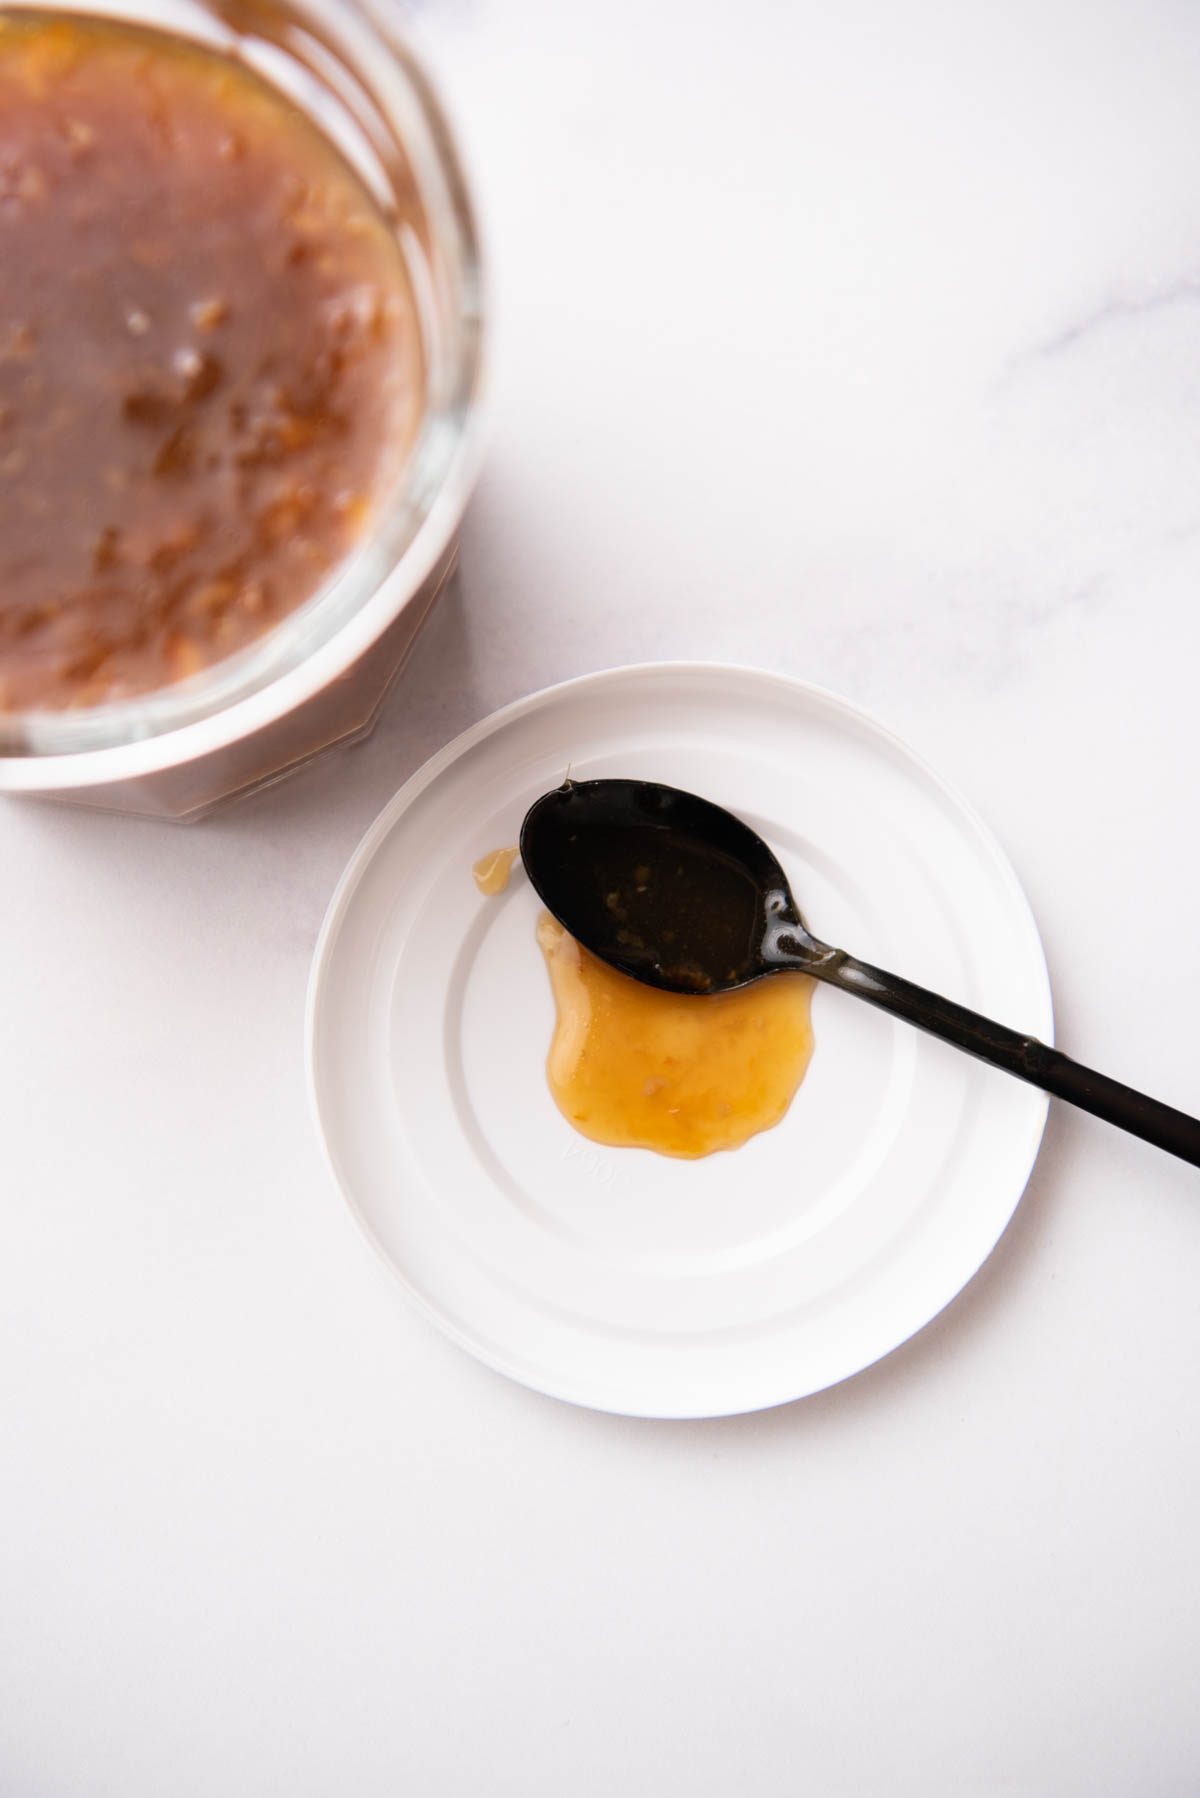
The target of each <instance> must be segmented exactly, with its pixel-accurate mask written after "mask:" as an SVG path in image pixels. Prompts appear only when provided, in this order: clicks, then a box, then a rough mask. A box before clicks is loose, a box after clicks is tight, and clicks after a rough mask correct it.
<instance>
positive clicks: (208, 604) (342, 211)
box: [0, 11, 424, 710]
mask: <svg viewBox="0 0 1200 1798" xmlns="http://www.w3.org/2000/svg"><path fill="white" fill-rule="evenodd" d="M0 270H2V271H3V293H2V296H0V710H4V709H11V710H18V709H23V708H25V707H62V706H81V705H82V706H86V705H94V704H98V703H101V702H104V701H107V700H113V699H120V698H124V697H127V696H130V695H133V694H138V693H143V692H146V691H148V690H152V689H154V688H156V687H161V686H163V685H165V684H167V683H168V682H171V681H173V680H176V679H179V678H181V677H183V676H186V675H189V674H193V673H196V672H197V671H198V670H200V669H202V668H205V667H207V666H208V665H209V664H210V663H213V662H216V661H219V660H220V659H222V658H223V657H225V656H227V655H230V654H232V653H233V652H234V651H236V650H238V649H241V648H242V647H244V646H245V645H246V644H248V643H250V642H251V641H252V640H253V639H255V638H257V637H259V636H260V635H261V634H262V633H263V632H264V631H265V630H267V629H269V628H270V626H271V625H273V624H275V623H276V622H277V621H278V620H279V619H280V618H282V617H283V616H285V615H286V614H287V613H288V612H290V611H292V610H293V609H294V608H295V607H296V606H298V605H300V604H302V603H303V601H305V600H306V599H308V598H309V597H310V596H311V595H312V594H313V593H315V592H316V590H317V589H318V588H319V587H320V586H321V585H322V584H323V582H324V581H325V579H326V578H327V577H328V575H329V574H330V573H331V572H332V571H333V570H334V569H335V568H336V566H337V565H338V563H339V562H341V561H342V560H343V559H344V557H345V556H346V554H347V553H348V552H349V551H350V549H352V548H353V546H354V544H355V542H356V541H357V540H358V538H359V537H360V535H361V534H362V531H363V528H364V526H365V524H366V523H367V522H368V520H369V517H370V514H371V511H372V507H373V505H374V503H375V501H376V499H377V497H378V496H379V495H380V493H381V492H382V491H383V490H384V489H385V488H386V486H388V485H390V483H391V481H392V479H393V478H394V476H395V475H396V474H398V472H399V470H400V467H401V465H402V463H403V461H404V459H405V457H406V455H407V453H408V450H409V448H410V447H411V444H412V441H413V439H414V436H415V433H416V429H417V425H418V423H419V418H420V412H421V407H422V404H423V396H424V370H423V364H422V351H421V340H420V331H419V326H418V321H417V312H416V305H415V301H414V299H413V295H412V291H411V288H410V285H409V282H408V277H407V273H406V269H405V265H404V260H403V255H402V253H401V250H400V248H399V245H398V243H397V240H396V233H395V229H394V227H393V226H392V225H390V224H389V222H388V220H387V219H386V218H385V216H384V214H383V212H382V210H381V208H380V207H379V205H378V204H377V203H376V201H375V200H374V198H373V197H372V195H371V194H370V193H369V192H368V190H367V188H366V187H365V186H364V185H363V183H362V181H361V180H360V179H359V177H358V175H357V174H356V173H355V171H354V170H353V169H352V168H351V166H350V164H349V163H348V162H347V161H346V160H345V158H344V157H343V156H342V154H341V153H340V151H338V150H337V149H336V148H335V147H334V145H333V144H332V143H331V142H330V141H329V139H328V138H326V137H325V136H324V134H323V133H322V132H321V131H320V130H319V129H318V128H317V126H316V125H314V124H312V123H311V122H310V121H309V119H308V118H307V117H306V115H305V114H304V113H303V112H302V111H301V110H300V109H299V108H298V107H297V106H296V105H295V104H294V103H292V102H291V101H289V100H287V99H286V98H285V97H284V96H283V95H282V94H281V93H280V92H278V91H277V90H276V89H275V88H273V87H272V86H270V85H269V84H268V83H267V82H266V81H265V80H263V79H262V78H261V77H260V76H258V75H256V74H254V73H253V72H252V71H251V70H249V69H248V68H246V67H245V66H244V65H243V64H241V63H239V62H237V61H236V60H234V59H233V58H230V57H225V56H222V55H221V54H219V53H217V52H214V51H211V50H207V49H203V48H201V47H199V46H197V45H194V44H188V43H186V42H184V40H182V39H181V38H176V37H172V36H171V35H169V34H168V33H166V32H159V31H155V30H150V29H144V28H141V27H135V26H130V25H125V24H119V23H116V22H112V23H106V22H95V21H89V20H86V19H83V18H73V17H69V16H67V15H58V16H55V15H53V14H51V15H45V14H40V15H39V14H37V13H33V12H29V13H25V14H22V13H20V12H16V13H9V12H8V11H5V12H3V13H2V14H0Z"/></svg>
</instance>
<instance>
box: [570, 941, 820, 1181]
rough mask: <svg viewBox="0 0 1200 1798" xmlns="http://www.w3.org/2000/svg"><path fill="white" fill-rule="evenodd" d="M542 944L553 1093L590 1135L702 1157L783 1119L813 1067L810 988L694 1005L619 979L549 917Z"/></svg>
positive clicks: (747, 991)
mask: <svg viewBox="0 0 1200 1798" xmlns="http://www.w3.org/2000/svg"><path fill="white" fill-rule="evenodd" d="M537 935H538V943H539V944H540V946H541V950H542V953H543V955H544V956H545V958H546V967H547V969H548V970H549V974H550V985H551V988H552V990H553V993H554V1003H555V1008H556V1011H557V1021H556V1023H555V1027H554V1037H553V1041H552V1042H551V1045H550V1055H549V1059H548V1060H547V1063H546V1073H547V1077H548V1079H549V1082H550V1091H551V1093H552V1094H553V1095H554V1102H555V1104H556V1105H557V1106H558V1108H559V1110H560V1111H561V1112H562V1114H563V1116H564V1117H565V1118H566V1119H567V1121H568V1123H570V1124H573V1125H574V1127H575V1129H576V1130H578V1131H579V1132H580V1133H581V1134H582V1135H584V1136H588V1137H590V1138H591V1139H592V1141H593V1142H602V1143H607V1144H609V1145H610V1146H611V1147H615V1148H643V1149H657V1150H658V1152H659V1153H660V1154H662V1155H680V1156H686V1157H695V1156H699V1155H711V1154H712V1153H713V1152H714V1150H716V1149H736V1148H739V1147H740V1146H741V1144H742V1143H744V1142H746V1141H747V1140H748V1138H750V1137H751V1136H756V1135H757V1134H758V1132H759V1131H760V1130H769V1129H770V1128H771V1127H772V1125H774V1124H777V1123H778V1122H779V1120H780V1119H781V1118H782V1117H783V1115H784V1113H785V1112H786V1111H787V1109H788V1106H789V1105H790V1104H791V1102H792V1100H793V1099H794V1098H795V1096H796V1091H797V1088H798V1087H799V1085H800V1082H801V1081H802V1080H803V1078H804V1075H805V1071H806V1070H807V1068H808V1064H809V1060H810V1058H811V1056H812V1048H813V1036H812V1026H811V1024H810V1022H809V1012H810V1007H811V1002H812V986H813V983H812V981H811V980H809V979H808V978H807V977H806V976H804V975H800V974H787V975H780V976H778V977H777V978H775V979H773V980H764V981H760V982H759V983H758V984H757V985H756V986H749V987H743V988H741V989H739V990H738V991H737V992H732V993H720V994H717V995H715V996H713V997H711V998H697V997H695V996H693V995H691V994H687V993H669V992H663V991H660V990H658V989H657V988H654V987H648V986H643V985H642V984H641V982H640V981H637V980H631V979H630V978H629V976H628V975H627V974H619V973H617V971H616V970H615V969H614V968H610V967H609V966H608V965H607V963H606V962H602V961H600V960H598V958H597V957H596V956H594V955H590V954H589V953H588V951H587V950H586V949H584V948H582V947H581V946H580V945H579V944H578V943H577V942H576V941H575V939H574V937H572V936H569V935H568V934H567V932H566V931H565V930H564V929H563V927H562V925H561V924H559V923H558V922H557V921H556V919H554V918H552V917H551V916H550V914H549V913H548V912H546V913H543V915H542V917H541V919H540V920H539V923H538V932H537Z"/></svg>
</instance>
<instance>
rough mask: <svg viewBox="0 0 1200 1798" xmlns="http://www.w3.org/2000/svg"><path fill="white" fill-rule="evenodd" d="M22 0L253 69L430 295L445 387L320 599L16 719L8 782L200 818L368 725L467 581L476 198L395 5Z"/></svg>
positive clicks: (2, 748) (3, 737)
mask: <svg viewBox="0 0 1200 1798" xmlns="http://www.w3.org/2000/svg"><path fill="white" fill-rule="evenodd" d="M7 10H8V8H6V7H5V6H3V5H2V4H0V16H2V15H3V13H4V12H5V11H7ZM13 10H14V11H18V12H20V13H22V14H24V15H26V16H28V15H29V14H30V13H36V12H38V11H45V12H48V13H53V12H55V11H59V10H61V11H64V12H65V13H67V14H68V15H74V16H76V17H78V16H79V15H81V14H84V15H92V16H96V17H104V18H106V19H114V18H115V19H118V20H124V21H127V22H130V23H135V24H141V25H148V26H154V27H156V28H157V29H159V30H160V31H161V30H164V29H165V30H168V31H171V32H174V33H177V34H179V35H180V36H182V37H184V38H187V39H191V40H192V41H195V42H198V43H200V44H202V45H204V46H206V47H207V48H209V49H215V50H218V51H220V52H221V53H222V54H223V55H225V56H227V57H231V58H236V59H240V60H242V61H244V62H245V63H246V64H247V65H249V66H250V67H251V68H253V69H254V70H255V71H257V73H258V74H259V75H262V76H265V77H266V78H267V79H268V80H269V81H271V82H272V84H273V85H274V86H275V87H276V88H277V89H279V90H281V91H282V92H283V93H285V94H286V95H287V97H288V98H289V99H290V100H291V101H293V103H295V104H297V105H299V106H300V107H302V108H303V109H304V111H305V112H306V113H307V114H308V116H309V117H310V118H311V119H312V120H313V121H314V122H315V123H316V124H318V125H319V126H320V127H321V129H322V130H323V131H324V133H325V135H326V136H327V137H329V138H330V139H331V140H332V141H333V142H334V143H335V144H336V145H337V146H338V148H339V149H340V150H341V151H342V153H343V154H344V155H345V156H346V157H347V158H348V160H349V161H350V162H351V164H352V166H353V167H354V168H355V170H356V171H357V173H358V174H359V176H360V177H361V178H362V179H363V180H364V181H365V182H366V184H367V186H368V187H369V189H370V190H371V192H372V193H373V194H374V196H375V197H376V199H377V200H378V201H379V202H380V205H381V206H382V208H383V210H384V212H385V214H386V216H387V218H388V220H389V225H390V226H391V227H392V228H394V231H395V233H396V238H397V241H398V243H399V245H400V247H401V250H402V253H403V255H404V258H405V262H406V266H407V269H408V273H409V277H410V280H411V284H412V289H413V293H414V295H415V296H416V302H417V310H418V315H419V328H420V332H421V338H422V351H423V359H424V369H425V382H426V386H425V395H424V410H423V414H422V419H421V423H420V425H419V428H418V432H417V436H416V439H415V442H414V445H413V448H412V450H411V453H410V455H409V457H408V458H407V461H406V463H405V466H404V468H403V471H402V473H401V474H400V475H399V476H398V477H397V479H396V481H395V483H394V485H393V486H392V488H391V490H390V491H388V492H387V493H385V494H384V495H383V496H382V497H381V499H380V502H379V504H378V506H377V507H376V510H375V513H374V516H373V520H372V522H371V524H370V525H369V526H368V528H367V530H366V533H365V535H364V537H363V538H362V540H361V541H360V542H359V543H358V545H357V546H356V547H355V549H354V550H353V552H352V553H351V554H350V556H349V557H348V558H347V559H346V560H345V561H343V562H342V563H341V564H340V565H339V566H338V567H337V568H336V570H335V571H334V572H333V574H332V575H331V576H330V578H329V579H328V580H327V581H326V582H325V584H324V585H323V586H322V587H321V588H320V589H319V591H317V592H316V593H315V594H314V595H313V596H312V597H311V598H310V599H308V600H307V601H306V602H305V603H303V604H302V605H300V606H299V607H298V608H297V609H296V610H295V611H293V612H291V613H289V614H288V615H287V616H285V617H284V618H283V619H282V620H281V621H280V622H279V623H278V624H276V625H275V626H274V627H273V628H272V629H271V630H270V631H268V632H267V633H266V634H265V635H264V636H263V637H261V638H260V639H259V640H258V641H257V642H255V643H254V644H252V645H251V646H250V647H249V648H247V649H245V650H243V651H241V652H240V653H238V654H236V655H233V656H230V657H229V658H228V659H227V660H225V661H221V662H217V663H215V664H214V665H213V666H212V667H210V668H208V669H207V670H205V671H204V672H202V673H199V674H195V675H192V676H190V677H189V678H187V679H184V680H181V681H178V682H176V683H174V684H172V685H170V686H166V687H161V688H159V689H157V690H155V691H153V692H150V693H146V694H143V695H140V696H138V697H137V698H135V699H123V700H120V701H115V702H112V703H107V704H101V705H95V706H91V707H88V708H86V709H81V710H65V711H48V710H47V711H39V712H24V713H21V712H16V713H13V712H7V713H3V712H0V791H6V792H10V793H25V794H33V795H40V796H43V797H51V798H55V799H58V800H67V801H72V802H75V803H77V804H85V805H92V806H100V807H104V808H107V809H110V810H118V811H130V812H141V813H147V814H151V815H155V816H161V817H170V818H189V819H190V818H196V817H200V816H202V815H203V814H204V813H205V812H207V811H210V810H211V809H212V808H213V807H214V806H216V805H217V804H219V803H221V802H222V801H224V800H227V799H230V798H232V797H234V796H236V795H240V794H242V793H245V792H248V791H251V790H252V789H254V788H255V787H258V786H262V785H264V784H266V783H268V782H271V781H274V780H278V779H279V778H281V777H282V776H283V775H284V774H286V773H288V772H290V771H291V770H292V769H294V768H296V767H297V766H299V765H300V764H301V763H303V762H305V761H307V760H309V759H310V758H311V757H312V756H314V755H316V754H318V753H319V752H320V751H321V750H323V749H325V748H329V747H331V746H333V745H334V744H338V743H344V742H346V741H349V740H352V739H354V738H356V737H359V736H362V735H365V734H366V733H367V732H368V731H369V730H370V728H371V726H372V725H373V723H374V721H375V718H376V716H377V714H378V711H379V708H380V705H381V704H382V701H383V698H384V695H385V693H386V691H387V689H388V686H389V685H390V683H391V682H392V681H393V680H394V678H395V676H396V674H397V673H398V671H399V669H400V667H401V666H402V664H403V662H404V660H405V659H406V657H407V655H408V653H409V651H410V650H411V649H412V647H413V644H414V642H415V640H416V637H417V634H418V632H419V631H420V628H421V626H422V624H423V623H424V622H425V620H426V618H427V617H428V616H429V613H430V611H431V609H432V607H433V605H434V603H435V601H436V599H437V597H438V595H439V593H440V592H441V591H442V590H443V588H444V586H445V584H446V582H447V580H448V579H449V577H450V574H451V572H452V570H453V567H454V560H455V554H456V541H457V531H458V526H459V523H460V520H461V517H462V512H463V507H464V505H465V503H466V500H467V496H468V493H469V491H470V487H471V484H472V481H473V477H474V474H475V468H476V462H477V455H478V402H479V388H480V373H481V351H482V339H483V308H482V301H481V290H480V258H479V245H478V239H477V232H476V225H475V220H474V214H473V210H472V205H471V201H470V197H469V194H468V192H467V188H466V184H465V181H464V177H463V172H462V168H461V166H460V162H459V158H458V154H457V151H456V149H455V147H454V143H453V139H452V137H451V135H450V131H449V128H448V126H447V123H446V120H445V117H444V115H443V113H442V110H441V108H440V106H439V104H438V101H437V99H436V97H435V95H434V93H433V91H432V89H431V87H430V83H429V80H428V78H427V76H426V75H425V74H424V72H423V71H422V69H421V68H420V66H419V64H418V62H417V61H416V59H415V58H414V56H413V53H412V51H411V49H410V48H409V47H408V46H407V44H405V43H404V42H402V41H401V40H400V39H399V38H398V37H397V35H396V33H395V30H394V27H393V26H392V25H391V24H390V23H388V22H386V20H385V16H384V4H383V0H69V4H67V5H66V6H63V7H61V8H60V7H56V6H54V5H51V4H45V0H21V4H20V6H19V7H18V8H14V9H13Z"/></svg>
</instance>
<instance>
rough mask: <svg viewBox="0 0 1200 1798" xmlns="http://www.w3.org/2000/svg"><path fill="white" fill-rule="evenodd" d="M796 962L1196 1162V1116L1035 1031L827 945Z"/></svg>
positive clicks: (1199, 1162) (1199, 1127)
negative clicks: (824, 952) (822, 952)
mask: <svg viewBox="0 0 1200 1798" xmlns="http://www.w3.org/2000/svg"><path fill="white" fill-rule="evenodd" d="M796 965H803V966H804V968H805V970H806V972H808V973H810V974H813V975H815V976H816V978H817V979H818V980H825V981H828V982H829V984H830V985H831V986H836V987H840V988H841V989H842V991H843V992H847V993H854V994H855V995H856V996H857V997H858V998H860V999H866V1000H867V1002H868V1004H870V1005H877V1006H879V1008H880V1010H881V1011H889V1012H891V1013H892V1014H893V1016H895V1017H898V1018H903V1019H904V1020H905V1021H906V1022H907V1023H909V1024H916V1025H917V1026H918V1027H919V1028H920V1029H922V1030H928V1031H929V1033H930V1035H932V1036H940V1037H941V1038H942V1039H943V1040H944V1041H945V1042H948V1043H953V1044H954V1046H955V1047H956V1048H958V1049H965V1050H966V1052H967V1054H968V1055H976V1056H978V1058H979V1059H980V1061H987V1062H990V1063H991V1065H992V1066H993V1067H995V1068H1003V1069H1004V1071H1005V1072H1006V1073H1008V1074H1015V1075H1016V1077H1017V1079H1018V1080H1027V1081H1028V1082H1029V1083H1030V1085H1031V1086H1040V1087H1041V1088H1042V1089H1043V1091H1044V1092H1048V1093H1052V1094H1053V1095H1054V1097H1055V1098H1056V1099H1068V1100H1069V1101H1070V1103H1071V1104H1072V1105H1078V1106H1080V1107H1081V1108H1082V1109H1083V1110H1084V1111H1090V1112H1091V1113H1092V1114H1093V1115H1094V1116H1095V1117H1098V1118H1104V1119H1105V1120H1106V1121H1107V1122H1108V1123H1110V1124H1117V1125H1119V1127H1120V1128H1121V1129H1122V1130H1128V1131H1130V1132H1131V1133H1132V1134H1133V1135H1134V1136H1140V1137H1142V1138H1143V1139H1144V1140H1145V1141H1146V1142H1150V1143H1153V1144H1154V1145H1155V1147H1156V1148H1159V1149H1166V1150H1167V1152H1168V1153H1169V1154H1171V1155H1178V1156H1180V1157H1181V1159H1182V1160H1184V1161H1190V1162H1191V1163H1192V1165H1193V1167H1200V1119H1197V1118H1194V1117H1189V1116H1188V1115H1187V1113H1186V1112H1183V1111H1176V1110H1175V1109H1174V1107H1173V1106H1171V1105H1163V1104H1162V1103H1161V1102H1160V1101H1159V1100H1158V1099H1151V1098H1149V1097H1148V1096H1147V1095H1146V1094H1145V1093H1139V1092H1135V1091H1134V1090H1133V1088H1132V1087H1131V1086H1122V1085H1121V1083H1120V1081H1119V1080H1110V1079H1109V1077H1108V1075H1107V1074H1097V1073H1095V1072H1094V1071H1093V1069H1091V1068H1085V1067H1083V1066H1082V1065H1081V1064H1080V1063H1079V1062H1077V1061H1072V1060H1071V1058H1070V1057H1069V1056H1067V1055H1063V1054H1062V1053H1061V1052H1060V1051H1059V1050H1058V1049H1051V1048H1049V1047H1048V1046H1047V1044H1045V1043H1042V1042H1039V1041H1038V1040H1037V1038H1036V1037H1034V1036H1022V1035H1021V1034H1020V1032H1019V1031H1016V1030H1009V1029H1008V1028H1007V1026H1006V1025H1004V1024H996V1023H994V1022H993V1021H992V1020H991V1019H990V1018H985V1017H981V1016H980V1014H979V1013H978V1012H977V1011H969V1010H968V1009H967V1007H966V1006H965V1005H956V1004H955V1003H954V1001H953V999H943V998H941V997H940V995H939V994H937V993H931V992H928V991H927V990H926V988H925V987H923V986H915V985H914V984H913V982H912V981H911V980H903V979H901V977H900V976H899V975H898V974H888V973H885V972H884V970H883V969H882V968H873V967H871V966H870V964H869V963H868V962H865V961H857V960H856V959H855V958H854V956H852V955H846V954H844V953H842V952H841V951H840V950H833V951H831V952H830V953H829V956H828V959H826V958H825V957H824V956H821V957H819V958H817V959H815V960H814V959H813V958H811V957H806V958H805V959H804V961H803V963H800V962H799V961H798V962H797V964H796Z"/></svg>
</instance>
